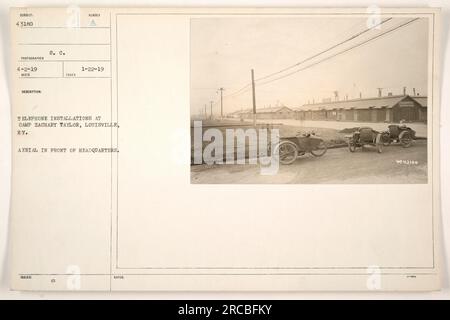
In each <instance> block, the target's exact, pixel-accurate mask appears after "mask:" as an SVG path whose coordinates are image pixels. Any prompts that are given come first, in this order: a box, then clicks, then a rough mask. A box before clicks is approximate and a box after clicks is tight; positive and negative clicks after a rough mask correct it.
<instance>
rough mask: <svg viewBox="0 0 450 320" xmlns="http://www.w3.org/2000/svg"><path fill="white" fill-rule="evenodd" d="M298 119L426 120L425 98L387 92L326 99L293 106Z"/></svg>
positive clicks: (360, 120)
mask: <svg viewBox="0 0 450 320" xmlns="http://www.w3.org/2000/svg"><path fill="white" fill-rule="evenodd" d="M293 110H294V111H295V116H294V118H295V119H298V120H331V121H357V122H400V121H401V120H404V121H407V122H426V121H427V97H425V96H409V95H397V96H393V95H389V96H385V97H377V98H364V99H352V100H341V101H329V102H321V103H314V104H305V105H303V106H301V107H297V108H293Z"/></svg>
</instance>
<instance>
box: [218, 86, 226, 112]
mask: <svg viewBox="0 0 450 320" xmlns="http://www.w3.org/2000/svg"><path fill="white" fill-rule="evenodd" d="M223 90H225V89H224V88H219V91H220V118H223Z"/></svg>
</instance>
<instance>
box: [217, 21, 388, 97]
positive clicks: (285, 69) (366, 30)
mask: <svg viewBox="0 0 450 320" xmlns="http://www.w3.org/2000/svg"><path fill="white" fill-rule="evenodd" d="M390 20H392V18H387V19H385V20H383V21H381V22H380V23H378V24H376V25H374V26H373V27H372V28H368V29H365V30H363V31H361V32H358V33H357V34H354V35H353V36H351V37H349V38H347V39H345V40H343V41H341V42H339V43H337V44H335V45H333V46H331V47H329V48H327V49H325V50H323V51H321V52H319V53H317V54H315V55H313V56H311V57H308V58H306V59H304V60H302V61H300V62H297V63H295V64H293V65H290V66H288V67H286V68H284V69H281V70H279V71H276V72H273V73H270V74H268V75H266V76H263V77H260V78H257V79H255V82H257V81H260V80H264V79H267V78H270V77H272V76H274V75H277V74H280V73H282V72H285V71H287V70H289V69H292V68H294V67H297V66H299V65H301V64H303V63H305V62H307V61H310V60H312V59H314V58H316V57H318V56H319V55H321V54H324V53H326V52H328V51H330V50H333V49H334V48H336V47H338V46H340V45H342V44H344V43H346V42H349V41H351V40H353V39H355V38H357V37H359V36H361V35H363V34H364V33H366V32H369V31H371V30H372V29H373V28H375V27H378V26H380V25H382V24H383V23H386V22H388V21H390ZM245 89H247V90H245ZM250 89H251V83H248V84H246V85H245V86H243V87H241V88H240V89H238V90H236V91H234V92H233V93H230V94H228V95H226V96H224V97H225V98H227V97H231V96H235V95H238V94H240V93H244V92H247V91H249V90H250Z"/></svg>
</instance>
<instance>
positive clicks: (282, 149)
mask: <svg viewBox="0 0 450 320" xmlns="http://www.w3.org/2000/svg"><path fill="white" fill-rule="evenodd" d="M273 151H274V156H276V157H278V159H279V161H280V162H281V164H291V163H293V162H294V161H295V160H296V159H297V157H298V150H297V145H296V144H295V143H293V142H290V141H281V142H280V143H279V144H278V145H277V146H276V147H275V148H274V150H273Z"/></svg>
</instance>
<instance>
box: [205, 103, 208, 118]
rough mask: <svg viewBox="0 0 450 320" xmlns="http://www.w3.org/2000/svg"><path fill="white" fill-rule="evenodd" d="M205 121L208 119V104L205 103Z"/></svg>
mask: <svg viewBox="0 0 450 320" xmlns="http://www.w3.org/2000/svg"><path fill="white" fill-rule="evenodd" d="M205 119H208V112H207V111H206V103H205Z"/></svg>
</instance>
